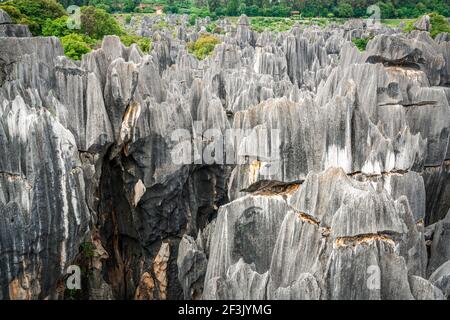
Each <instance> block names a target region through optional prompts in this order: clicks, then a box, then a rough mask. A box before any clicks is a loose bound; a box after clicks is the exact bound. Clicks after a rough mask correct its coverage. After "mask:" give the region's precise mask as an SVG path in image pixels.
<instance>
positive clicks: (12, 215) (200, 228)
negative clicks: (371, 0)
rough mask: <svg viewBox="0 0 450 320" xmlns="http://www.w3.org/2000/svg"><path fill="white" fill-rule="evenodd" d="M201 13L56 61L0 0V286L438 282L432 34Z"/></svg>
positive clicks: (39, 291)
mask: <svg viewBox="0 0 450 320" xmlns="http://www.w3.org/2000/svg"><path fill="white" fill-rule="evenodd" d="M161 21H163V22H164V23H160V22H161ZM209 23H210V19H209V18H204V19H198V20H197V22H196V24H195V25H194V26H189V21H188V17H187V16H185V15H166V16H160V17H151V18H150V17H144V18H142V19H137V18H134V19H133V20H132V21H131V23H130V24H129V25H128V26H127V28H129V30H131V31H133V30H134V32H136V33H137V34H140V35H142V36H147V37H151V38H152V41H153V43H152V47H153V49H152V51H151V52H150V53H149V54H143V53H142V52H141V51H140V50H139V48H138V47H137V46H136V45H132V46H130V47H126V46H124V45H123V44H122V43H121V42H120V39H119V38H118V37H116V36H107V37H105V38H104V39H103V42H102V44H101V46H100V47H99V48H97V49H96V50H93V51H92V52H90V53H88V54H86V55H84V56H83V58H82V60H81V61H79V62H76V61H71V60H70V59H68V58H67V57H64V56H63V50H62V47H61V44H60V42H59V40H58V39H57V38H54V37H31V34H30V33H29V31H25V29H23V27H22V26H17V25H14V24H12V22H11V20H10V19H9V17H8V16H7V15H6V14H5V13H4V12H3V11H0V299H43V298H50V299H63V298H68V295H69V294H70V292H69V291H67V290H66V289H67V287H66V283H65V281H66V279H67V272H68V270H71V269H72V267H74V266H78V267H82V268H83V270H89V272H90V274H91V275H92V276H91V277H90V278H89V279H86V278H84V279H83V281H82V284H83V286H82V289H81V290H80V292H79V298H83V299H315V300H318V299H443V298H448V296H449V291H448V290H449V281H448V279H449V276H448V275H449V272H448V259H450V256H449V250H450V249H449V248H450V247H449V238H448V223H449V221H448V219H449V216H450V213H448V212H449V209H450V201H449V199H450V180H449V174H450V147H449V146H450V143H449V141H450V107H449V101H450V47H449V43H450V42H449V41H448V37H447V36H446V35H440V36H438V37H437V38H436V39H433V38H431V37H430V35H429V33H428V32H426V31H414V32H412V33H410V34H402V33H400V32H399V31H398V30H393V29H389V28H387V27H383V28H373V27H372V26H368V25H367V24H365V23H364V22H363V21H361V20H354V21H349V22H347V23H346V24H345V25H329V26H326V27H324V28H319V27H317V26H308V27H305V26H300V25H298V24H296V25H294V26H293V27H292V29H291V30H289V31H287V32H278V33H275V32H271V31H264V32H262V33H258V32H256V31H254V30H253V29H252V26H251V23H250V21H249V19H248V17H245V16H241V17H240V18H239V19H238V20H237V23H236V24H235V25H234V24H232V23H231V22H230V21H229V20H227V19H221V20H219V21H217V23H216V25H217V26H218V28H219V29H220V32H219V33H218V34H217V37H218V38H219V39H220V41H221V43H220V44H219V45H217V46H216V47H215V49H214V52H213V53H212V55H210V56H208V57H207V58H206V59H204V60H202V61H199V60H198V59H197V58H196V57H194V56H193V55H192V54H190V53H189V52H188V49H187V43H188V42H189V41H193V40H195V39H197V38H198V36H199V33H200V32H205V31H204V30H203V29H205V27H206V25H208V24H209ZM162 24H164V25H167V27H165V28H160V26H161V25H162ZM2 30H3V31H2ZM368 36H371V37H372V36H373V39H372V40H371V41H370V42H369V43H368V45H367V49H366V51H365V52H360V51H359V50H358V49H357V48H356V47H355V46H354V44H353V43H352V42H351V39H352V38H355V37H356V38H365V37H368Z"/></svg>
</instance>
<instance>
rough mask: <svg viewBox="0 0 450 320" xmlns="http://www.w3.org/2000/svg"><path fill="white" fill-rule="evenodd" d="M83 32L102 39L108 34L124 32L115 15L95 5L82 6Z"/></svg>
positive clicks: (121, 33)
mask: <svg viewBox="0 0 450 320" xmlns="http://www.w3.org/2000/svg"><path fill="white" fill-rule="evenodd" d="M81 32H82V33H84V34H85V35H87V36H89V37H91V38H94V39H102V38H103V37H104V36H106V35H113V34H115V35H119V36H120V35H123V34H124V32H123V30H122V29H121V28H120V26H119V23H118V22H117V21H116V19H114V17H113V16H111V15H109V14H108V13H107V12H106V11H105V10H103V9H98V8H94V7H83V8H81Z"/></svg>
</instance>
